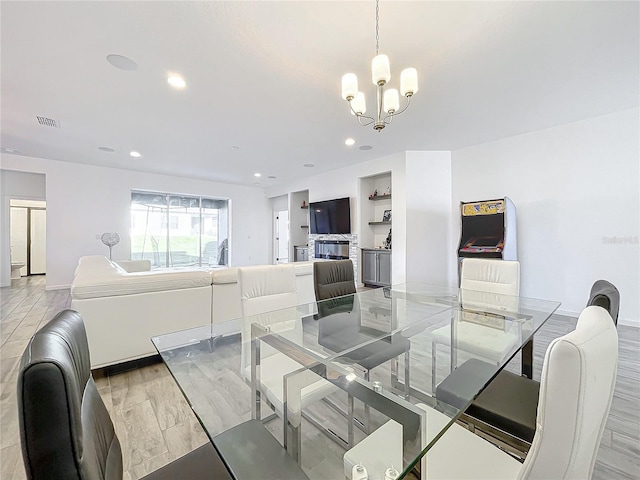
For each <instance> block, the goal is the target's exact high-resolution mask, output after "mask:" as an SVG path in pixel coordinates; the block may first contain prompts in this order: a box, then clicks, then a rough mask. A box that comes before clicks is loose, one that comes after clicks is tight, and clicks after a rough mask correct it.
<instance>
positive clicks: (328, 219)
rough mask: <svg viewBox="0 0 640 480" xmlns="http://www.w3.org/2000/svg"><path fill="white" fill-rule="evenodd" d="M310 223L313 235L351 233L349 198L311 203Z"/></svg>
mask: <svg viewBox="0 0 640 480" xmlns="http://www.w3.org/2000/svg"><path fill="white" fill-rule="evenodd" d="M309 222H310V223H309V230H310V232H311V233H312V234H320V233H351V205H350V203H349V197H346V198H336V199H335V200H325V201H324V202H312V203H309Z"/></svg>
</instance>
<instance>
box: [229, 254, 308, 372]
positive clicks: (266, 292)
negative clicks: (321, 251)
mask: <svg viewBox="0 0 640 480" xmlns="http://www.w3.org/2000/svg"><path fill="white" fill-rule="evenodd" d="M238 285H239V286H240V304H241V306H242V317H243V326H242V363H241V368H242V370H243V371H244V369H245V368H246V367H247V366H248V365H249V364H250V363H251V357H250V355H251V344H250V341H251V324H252V323H260V324H261V325H276V324H277V328H280V329H288V330H299V332H298V333H301V329H300V328H299V327H301V325H300V326H299V325H298V323H299V321H298V319H297V315H296V314H295V307H296V305H297V304H298V290H297V286H296V285H297V284H296V270H295V267H294V266H293V265H292V264H278V265H258V266H253V267H242V268H239V269H238ZM293 318H296V320H294V321H292V320H291V319H293ZM274 353H276V352H275V350H274V349H272V348H269V347H268V346H267V345H264V346H263V347H262V348H261V357H262V358H264V357H267V356H269V355H273V354H274Z"/></svg>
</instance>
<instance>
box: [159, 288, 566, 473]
mask: <svg viewBox="0 0 640 480" xmlns="http://www.w3.org/2000/svg"><path fill="white" fill-rule="evenodd" d="M558 306H559V303H558V302H551V301H546V300H536V299H529V298H524V297H509V296H505V295H497V294H486V293H481V292H472V291H462V290H459V289H457V288H449V287H440V286H434V285H426V284H406V285H398V286H393V287H391V288H380V289H375V290H367V291H364V292H359V293H357V294H354V295H347V296H344V297H338V298H333V299H329V300H325V301H321V302H313V303H310V304H305V305H298V306H296V307H291V308H288V309H282V310H276V311H273V312H268V313H265V314H261V315H256V316H252V317H245V318H243V319H238V320H233V321H230V322H223V323H217V324H211V325H206V326H203V327H199V328H195V329H190V330H185V331H180V332H175V333H172V334H167V335H161V336H158V337H154V338H153V339H152V341H153V343H154V344H155V346H156V348H157V350H158V352H159V353H160V355H161V356H162V358H163V360H164V362H165V363H166V365H167V367H168V368H169V370H170V372H171V374H172V375H173V377H174V379H175V381H176V383H177V384H178V385H179V387H180V388H181V390H182V392H183V394H184V395H185V397H186V398H187V400H188V402H189V403H190V405H191V407H192V409H193V410H194V412H195V414H196V416H197V417H198V419H199V421H200V423H201V424H202V426H203V427H204V429H205V431H206V432H207V434H208V435H209V438H210V439H211V440H212V442H213V443H214V444H220V445H222V444H223V443H224V442H226V441H227V440H226V438H225V432H229V431H231V430H233V429H234V427H237V426H238V425H240V424H243V423H244V422H247V421H249V420H251V419H252V418H253V419H256V418H257V419H265V418H266V419H269V418H270V417H269V416H270V415H273V417H274V418H273V419H270V420H268V421H263V422H262V424H263V425H264V428H265V429H267V430H268V431H269V432H270V433H271V434H272V435H273V437H274V438H275V439H277V441H278V442H279V443H280V444H281V445H283V447H286V449H287V450H288V451H289V453H290V454H291V455H293V457H294V458H295V459H296V460H297V461H298V462H299V464H300V467H301V469H302V471H303V472H304V474H305V475H306V476H308V477H309V478H344V476H345V472H346V470H345V469H347V466H348V465H350V464H349V463H348V460H349V458H351V457H352V456H353V455H360V456H365V457H366V454H364V453H361V451H362V450H363V448H362V446H363V445H367V442H369V443H371V444H372V445H373V444H374V443H375V441H376V436H378V437H380V436H382V435H384V436H385V437H384V438H387V437H388V439H387V440H389V439H394V440H393V442H394V443H397V444H398V448H399V450H398V451H399V452H401V453H400V454H398V455H396V457H397V460H396V462H397V463H396V464H395V465H393V468H394V469H395V470H397V471H398V474H399V478H402V477H403V476H405V475H406V474H407V473H408V472H409V471H410V470H411V469H412V468H413V467H414V466H415V465H416V464H417V463H418V461H419V460H420V458H422V456H423V455H424V454H425V452H426V451H428V450H429V448H431V446H432V445H433V444H435V442H436V441H437V440H438V438H439V437H440V436H441V435H442V434H443V432H444V431H446V429H447V428H448V426H449V425H450V424H451V423H452V422H454V421H455V420H456V419H457V418H458V416H459V415H460V414H461V413H462V412H463V411H464V410H465V409H466V408H467V406H468V405H469V404H470V403H471V402H472V401H473V399H474V398H475V396H477V395H478V393H480V392H481V391H482V389H483V388H484V387H485V386H486V385H487V384H488V383H489V382H490V381H491V380H492V379H493V378H494V377H495V375H496V374H497V373H498V372H499V371H500V370H501V369H502V368H503V367H504V366H505V365H506V364H507V363H508V362H509V361H510V360H511V359H513V358H514V357H515V355H516V354H517V353H518V352H519V351H521V349H522V348H523V346H524V345H526V344H527V343H528V342H529V341H530V340H531V338H532V336H533V334H534V333H535V332H536V331H537V330H538V329H539V328H540V327H541V326H542V325H543V324H544V322H545V321H546V320H547V319H548V318H549V317H550V316H551V315H552V314H553V312H554V311H555V310H556V309H557V308H558ZM470 361H472V362H479V363H480V364H481V366H482V368H480V369H476V370H474V374H473V378H471V379H470V380H469V381H468V382H466V387H465V388H463V389H460V390H456V391H454V392H451V391H449V392H447V393H448V395H440V394H439V393H438V392H439V390H438V386H442V385H443V384H442V381H443V380H445V379H447V378H448V377H449V376H450V374H451V372H452V371H453V370H454V369H455V368H456V367H459V366H460V365H463V364H464V363H465V362H470ZM525 363H526V361H525ZM441 388H442V387H441ZM283 419H284V420H283ZM285 425H286V427H285ZM285 432H286V434H285ZM376 432H378V433H377V434H376ZM398 432H400V433H398ZM369 438H370V440H369ZM365 440H367V441H365ZM389 441H390V440H389ZM359 445H361V447H360V450H358V448H359V447H358V446H359ZM357 461H358V462H360V461H364V459H360V460H357ZM245 463H246V462H245ZM382 466H383V465H378V466H377V468H375V469H373V470H375V471H373V470H372V471H370V472H369V473H370V477H371V478H376V475H381V476H380V478H384V471H382V472H380V470H381V469H382ZM258 467H259V466H257V465H256V468H258ZM386 467H390V465H387V466H386ZM230 468H231V469H232V472H233V471H234V468H233V465H230ZM243 468H246V465H245V467H243ZM240 471H241V469H240V470H238V472H240ZM242 471H243V472H244V471H246V470H242ZM256 472H259V470H256ZM376 472H377V473H376ZM240 475H241V474H240V473H237V474H236V476H237V477H238V478H240Z"/></svg>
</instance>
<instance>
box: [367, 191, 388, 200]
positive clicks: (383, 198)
mask: <svg viewBox="0 0 640 480" xmlns="http://www.w3.org/2000/svg"><path fill="white" fill-rule="evenodd" d="M388 198H391V194H390V193H389V194H388V195H376V196H375V197H374V196H373V195H371V196H370V197H369V200H374V201H378V200H387V199H388Z"/></svg>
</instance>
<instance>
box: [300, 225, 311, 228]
mask: <svg viewBox="0 0 640 480" xmlns="http://www.w3.org/2000/svg"><path fill="white" fill-rule="evenodd" d="M300 228H309V225H300Z"/></svg>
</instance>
